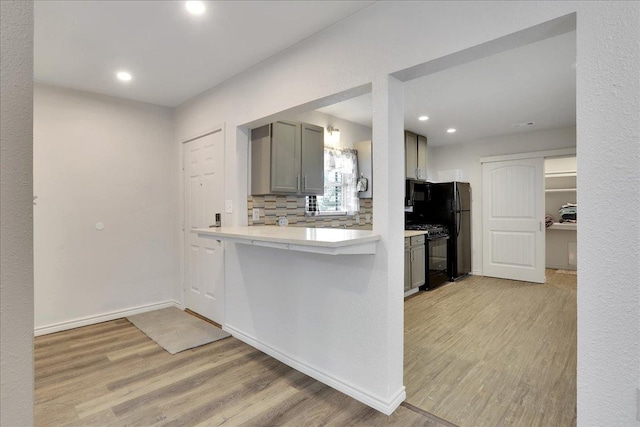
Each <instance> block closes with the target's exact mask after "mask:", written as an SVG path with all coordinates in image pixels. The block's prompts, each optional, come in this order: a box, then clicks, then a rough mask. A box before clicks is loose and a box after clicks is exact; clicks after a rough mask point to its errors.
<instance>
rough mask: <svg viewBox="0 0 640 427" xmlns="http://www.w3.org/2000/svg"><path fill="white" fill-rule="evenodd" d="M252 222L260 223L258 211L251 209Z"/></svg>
mask: <svg viewBox="0 0 640 427" xmlns="http://www.w3.org/2000/svg"><path fill="white" fill-rule="evenodd" d="M253 220H254V221H260V209H258V208H253Z"/></svg>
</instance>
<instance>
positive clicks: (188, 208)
mask: <svg viewBox="0 0 640 427" xmlns="http://www.w3.org/2000/svg"><path fill="white" fill-rule="evenodd" d="M184 195H185V212H184V218H185V231H184V235H185V236H184V237H185V263H184V272H185V277H184V287H185V288H184V292H185V304H186V307H187V308H188V309H190V310H192V311H195V312H196V313H198V314H201V315H202V316H204V317H206V318H208V319H211V320H213V321H214V322H217V323H220V324H223V323H224V254H223V244H222V242H221V241H218V240H215V239H213V238H209V237H199V236H198V235H197V234H196V233H192V232H191V230H192V229H194V228H207V227H209V226H211V225H214V224H215V215H216V213H220V214H221V215H222V213H223V212H224V211H223V209H224V200H223V199H224V133H223V132H222V130H221V129H219V130H217V131H215V132H214V133H211V134H209V135H205V136H203V137H200V138H198V139H195V140H193V141H190V142H187V143H185V144H184Z"/></svg>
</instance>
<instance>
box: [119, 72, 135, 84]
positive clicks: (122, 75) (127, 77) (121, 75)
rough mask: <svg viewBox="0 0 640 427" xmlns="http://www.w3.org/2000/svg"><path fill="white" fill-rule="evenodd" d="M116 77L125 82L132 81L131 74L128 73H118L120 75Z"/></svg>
mask: <svg viewBox="0 0 640 427" xmlns="http://www.w3.org/2000/svg"><path fill="white" fill-rule="evenodd" d="M116 76H117V77H118V79H119V80H122V81H123V82H128V81H129V80H131V74H129V73H127V72H126V71H118V74H116Z"/></svg>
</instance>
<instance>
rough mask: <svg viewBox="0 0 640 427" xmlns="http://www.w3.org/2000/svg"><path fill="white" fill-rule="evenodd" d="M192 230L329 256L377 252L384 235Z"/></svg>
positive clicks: (295, 229)
mask: <svg viewBox="0 0 640 427" xmlns="http://www.w3.org/2000/svg"><path fill="white" fill-rule="evenodd" d="M192 232H193V233H197V234H198V235H200V236H202V237H214V238H216V239H218V240H227V241H231V242H235V243H241V244H248V245H253V246H265V247H269V248H276V249H285V250H292V251H299V252H314V253H320V254H328V255H348V254H351V255H367V254H371V255H373V254H375V253H376V243H377V241H378V240H380V235H378V234H376V233H374V232H372V231H369V230H352V229H338V228H307V227H279V226H264V227H219V228H199V229H194V230H192Z"/></svg>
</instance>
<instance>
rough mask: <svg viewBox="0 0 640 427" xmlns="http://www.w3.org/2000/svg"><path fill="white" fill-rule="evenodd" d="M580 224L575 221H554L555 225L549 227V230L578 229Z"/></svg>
mask: <svg viewBox="0 0 640 427" xmlns="http://www.w3.org/2000/svg"><path fill="white" fill-rule="evenodd" d="M577 229H578V224H576V223H575V222H554V223H553V225H551V226H549V227H547V230H577Z"/></svg>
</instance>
